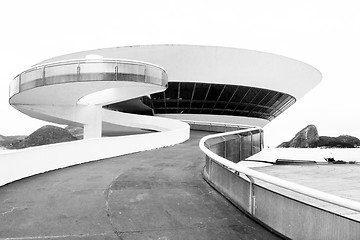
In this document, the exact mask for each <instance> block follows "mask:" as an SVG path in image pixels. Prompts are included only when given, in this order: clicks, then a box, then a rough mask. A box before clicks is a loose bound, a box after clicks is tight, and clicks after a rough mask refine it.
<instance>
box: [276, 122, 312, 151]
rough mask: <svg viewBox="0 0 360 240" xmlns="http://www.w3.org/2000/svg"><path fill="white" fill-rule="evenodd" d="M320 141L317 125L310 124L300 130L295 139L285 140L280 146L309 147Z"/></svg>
mask: <svg viewBox="0 0 360 240" xmlns="http://www.w3.org/2000/svg"><path fill="white" fill-rule="evenodd" d="M317 141H319V134H318V131H317V128H316V126H315V125H308V126H306V127H305V128H303V129H302V130H301V131H300V132H298V133H297V134H296V135H295V137H293V139H291V140H290V141H288V142H283V143H282V144H280V145H279V146H278V147H280V148H289V147H293V148H308V147H310V146H311V145H312V144H314V143H315V142H317Z"/></svg>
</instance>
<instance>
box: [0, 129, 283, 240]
mask: <svg viewBox="0 0 360 240" xmlns="http://www.w3.org/2000/svg"><path fill="white" fill-rule="evenodd" d="M204 135H207V133H205V132H192V137H191V139H190V140H189V141H187V142H186V143H183V144H179V145H176V146H174V147H171V148H162V149H158V150H153V151H147V152H142V153H137V154H131V155H127V156H122V157H116V158H111V159H107V160H102V161H97V162H93V163H88V164H82V165H78V166H74V167H69V168H65V169H61V170H57V171H53V172H49V173H45V174H40V175H37V176H33V177H30V178H27V179H23V180H20V181H17V182H14V183H11V184H8V185H6V186H3V187H0V239H2V240H3V239H9V240H10V239H12V240H15V239H16V240H25V239H41V240H43V239H162V240H165V239H279V238H278V237H277V236H274V235H273V234H272V233H270V232H269V231H268V230H266V229H264V228H263V227H261V226H260V225H258V224H257V223H255V222H253V221H252V220H251V219H249V218H248V217H246V216H245V215H244V214H242V213H241V212H240V211H239V210H238V209H236V208H235V207H234V206H233V205H231V204H230V203H229V202H228V201H226V200H225V199H224V198H223V197H222V196H221V195H219V194H218V193H217V192H216V191H215V190H213V189H212V188H211V187H210V186H209V185H208V184H207V183H206V182H205V181H204V180H203V178H202V176H201V172H202V168H203V166H204V155H203V154H202V153H201V151H200V150H199V148H198V142H199V139H200V138H201V137H202V136H204ZM119 147H122V146H119ZM54 154H55V153H54ZM74 155H76V154H74ZM29 160H30V159H29ZM49 161H51V159H49ZM19 167H21V166H19Z"/></svg>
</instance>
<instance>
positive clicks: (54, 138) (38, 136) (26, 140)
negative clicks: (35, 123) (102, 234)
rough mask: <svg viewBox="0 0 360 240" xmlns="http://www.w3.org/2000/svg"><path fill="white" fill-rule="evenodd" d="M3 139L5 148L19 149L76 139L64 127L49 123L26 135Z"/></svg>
mask: <svg viewBox="0 0 360 240" xmlns="http://www.w3.org/2000/svg"><path fill="white" fill-rule="evenodd" d="M2 137H4V136H2ZM4 139H5V141H3V142H2V146H3V147H5V148H7V149H21V148H27V147H34V146H41V145H46V144H52V143H60V142H67V141H74V140H77V138H76V137H74V136H73V135H71V133H70V132H69V131H67V130H66V129H64V128H61V127H55V126H51V125H46V126H43V127H41V128H39V129H38V130H36V131H35V132H33V133H32V134H30V135H29V136H27V137H23V138H20V139H19V138H13V139H11V137H5V138H4Z"/></svg>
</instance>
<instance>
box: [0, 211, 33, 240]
mask: <svg viewBox="0 0 360 240" xmlns="http://www.w3.org/2000/svg"><path fill="white" fill-rule="evenodd" d="M16 209H20V210H25V209H27V207H12V208H11V210H9V211H6V212H2V213H1V214H2V215H3V216H5V215H6V214H9V213H12V212H13V211H14V210H16ZM0 239H1V238H0Z"/></svg>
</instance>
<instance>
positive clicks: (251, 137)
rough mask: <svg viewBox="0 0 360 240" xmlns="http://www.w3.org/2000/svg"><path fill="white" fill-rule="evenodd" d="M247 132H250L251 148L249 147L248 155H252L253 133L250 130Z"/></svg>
mask: <svg viewBox="0 0 360 240" xmlns="http://www.w3.org/2000/svg"><path fill="white" fill-rule="evenodd" d="M249 133H250V146H251V148H250V156H252V155H253V148H254V146H253V134H252V132H251V131H250V132H249Z"/></svg>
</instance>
